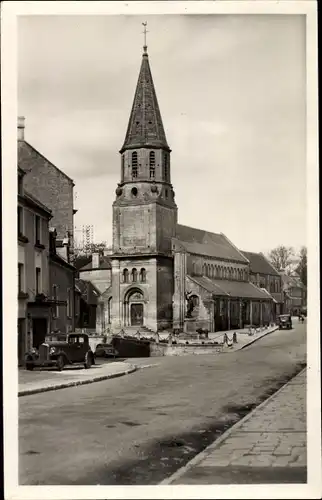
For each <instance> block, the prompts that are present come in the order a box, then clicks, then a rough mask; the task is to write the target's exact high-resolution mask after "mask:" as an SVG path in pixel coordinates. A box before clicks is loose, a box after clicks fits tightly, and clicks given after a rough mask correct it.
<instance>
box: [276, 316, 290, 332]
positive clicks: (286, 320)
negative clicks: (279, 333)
mask: <svg viewBox="0 0 322 500" xmlns="http://www.w3.org/2000/svg"><path fill="white" fill-rule="evenodd" d="M277 321H278V326H279V329H280V330H283V328H286V329H287V330H291V329H292V317H291V315H290V314H281V315H280V316H278V319H277Z"/></svg>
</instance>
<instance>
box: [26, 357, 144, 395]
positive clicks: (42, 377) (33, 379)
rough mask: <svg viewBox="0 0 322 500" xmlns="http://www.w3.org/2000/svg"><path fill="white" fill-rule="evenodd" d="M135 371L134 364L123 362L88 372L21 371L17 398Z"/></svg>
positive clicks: (78, 370) (68, 370)
mask: <svg viewBox="0 0 322 500" xmlns="http://www.w3.org/2000/svg"><path fill="white" fill-rule="evenodd" d="M136 370H137V367H136V366H135V365H134V364H132V363H125V362H123V361H122V362H113V363H106V364H100V365H99V364H97V365H94V366H92V367H91V368H90V369H89V370H85V369H84V368H79V367H70V368H65V369H64V370H63V371H61V372H59V371H56V370H46V371H45V370H34V371H32V372H31V371H27V370H24V369H21V370H19V372H18V377H19V378H18V384H19V387H18V396H27V395H31V394H37V393H39V392H47V391H53V390H56V389H64V388H66V387H71V386H76V385H83V384H91V383H92V382H99V381H101V380H107V379H111V378H115V377H121V376H123V375H127V374H129V373H133V372H135V371H136Z"/></svg>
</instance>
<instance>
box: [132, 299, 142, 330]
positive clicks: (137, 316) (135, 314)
mask: <svg viewBox="0 0 322 500" xmlns="http://www.w3.org/2000/svg"><path fill="white" fill-rule="evenodd" d="M142 325H143V304H135V303H134V304H131V326H142Z"/></svg>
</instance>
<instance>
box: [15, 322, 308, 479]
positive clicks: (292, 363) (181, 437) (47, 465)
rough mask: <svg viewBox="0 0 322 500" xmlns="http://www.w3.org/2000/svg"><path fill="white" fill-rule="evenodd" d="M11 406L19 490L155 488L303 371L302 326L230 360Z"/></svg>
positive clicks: (173, 366) (160, 369)
mask: <svg viewBox="0 0 322 500" xmlns="http://www.w3.org/2000/svg"><path fill="white" fill-rule="evenodd" d="M152 361H153V363H158V364H157V365H156V366H152V367H150V368H146V369H143V370H140V371H138V372H136V373H133V374H131V375H128V376H125V377H122V378H118V379H113V380H107V381H102V382H97V383H94V384H91V385H85V386H79V387H73V388H68V389H61V390H57V391H53V392H49V393H42V394H35V395H31V396H26V397H23V398H19V437H20V439H19V448H20V449H19V456H20V460H19V473H20V484H24V485H39V484H41V485H45V484H52V485H53V484H56V485H71V484H78V485H79V484H83V485H94V484H106V485H112V484H114V485H116V484H158V483H159V482H160V481H162V480H163V479H165V478H166V477H168V476H169V475H171V474H172V473H173V472H174V471H176V470H177V469H178V468H179V467H181V466H182V465H184V464H185V463H186V462H187V461H188V460H190V459H191V458H192V457H193V456H195V455H196V454H197V453H199V452H200V451H201V450H203V449H204V448H205V447H206V446H207V445H208V444H210V443H211V442H212V441H214V440H215V439H216V437H219V436H220V435H221V433H222V432H224V431H225V430H226V429H227V428H228V427H230V426H231V425H232V424H233V423H234V422H236V421H237V420H239V419H240V418H241V417H243V416H244V415H245V414H247V412H248V411H249V410H251V409H252V408H253V407H254V406H256V405H258V404H259V403H260V402H261V401H263V400H265V399H266V398H267V397H268V396H269V395H270V394H272V393H273V392H275V390H277V389H278V388H279V387H281V385H282V384H283V383H285V382H286V381H287V380H288V379H289V378H290V377H291V376H293V375H295V374H296V373H298V372H299V371H300V370H301V368H302V367H303V366H304V365H305V363H306V324H299V323H297V322H294V328H293V330H291V331H288V330H284V331H278V330H277V331H276V332H274V333H272V334H269V335H267V336H266V337H264V338H262V339H260V340H259V341H258V342H256V343H254V344H253V345H251V346H249V347H247V348H246V349H243V350H241V351H237V352H234V353H227V354H221V355H213V356H211V355H200V356H183V357H163V358H153V359H147V362H151V363H152Z"/></svg>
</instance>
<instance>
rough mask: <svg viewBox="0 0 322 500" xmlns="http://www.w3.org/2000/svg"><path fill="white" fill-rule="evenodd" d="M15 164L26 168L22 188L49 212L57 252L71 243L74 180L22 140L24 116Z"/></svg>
mask: <svg viewBox="0 0 322 500" xmlns="http://www.w3.org/2000/svg"><path fill="white" fill-rule="evenodd" d="M18 164H19V166H20V168H21V169H22V170H24V171H25V177H24V185H25V189H26V190H27V191H28V192H29V193H30V194H31V195H33V196H34V197H35V198H36V199H37V200H39V201H40V202H41V203H43V204H44V205H45V206H47V207H48V208H49V209H50V210H51V212H52V220H51V225H52V226H53V227H54V228H55V229H56V232H57V242H56V246H57V252H58V253H60V248H61V247H63V243H64V245H65V247H64V250H63V251H64V252H65V250H66V245H67V242H68V245H67V246H68V248H69V247H70V248H72V246H73V237H74V236H73V235H74V214H75V213H76V210H75V209H74V193H73V190H74V182H73V180H72V179H71V178H70V177H68V175H66V174H65V173H64V172H62V171H61V170H60V169H59V168H57V167H56V166H55V165H53V164H52V163H51V162H50V161H49V160H48V159H47V158H45V157H44V156H43V155H42V154H41V153H39V151H37V150H36V149H35V148H34V147H33V146H31V145H30V144H29V143H28V142H27V141H26V140H25V119H24V117H19V118H18Z"/></svg>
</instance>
